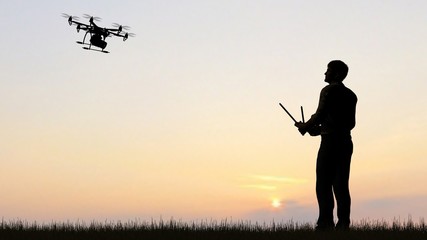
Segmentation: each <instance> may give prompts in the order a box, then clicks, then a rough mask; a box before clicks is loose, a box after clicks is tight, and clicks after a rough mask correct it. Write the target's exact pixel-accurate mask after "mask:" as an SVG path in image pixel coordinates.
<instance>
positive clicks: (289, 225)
mask: <svg viewBox="0 0 427 240" xmlns="http://www.w3.org/2000/svg"><path fill="white" fill-rule="evenodd" d="M0 239H1V240H14V239H31V240H32V239H43V240H49V239H58V240H65V239H67V240H68V239H70V240H71V239H91V240H97V239H103V240H110V239H114V240H115V239H120V240H122V239H150V240H151V239H153V240H157V239H159V240H163V239H173V240H180V239H186V240H191V239H201V240H210V239H218V240H225V239H227V240H233V239H237V240H239V239H245V240H253V239H254V240H255V239H257V240H258V239H284V240H286V239H290V240H292V239H304V240H305V239H307V240H310V239H328V240H329V239H331V240H334V239H349V240H351V239H362V240H369V239H405V240H406V239H427V225H426V224H425V223H424V220H420V221H419V223H414V222H413V221H412V220H411V219H409V220H406V221H403V222H401V221H399V220H395V221H393V222H392V223H391V224H389V223H387V222H386V221H361V222H358V223H355V224H353V225H352V227H351V229H350V230H349V231H326V232H316V231H315V230H314V225H313V224H309V223H302V224H301V223H297V222H293V221H289V222H285V223H275V222H272V223H269V224H267V223H262V224H259V223H251V222H248V221H237V222H231V221H228V220H223V221H219V222H218V221H214V220H211V221H200V222H190V223H188V222H182V221H177V220H173V219H172V220H169V221H163V220H160V221H154V220H152V221H151V222H140V221H129V222H126V223H122V222H104V223H100V222H91V223H89V224H86V223H84V222H78V223H71V222H64V223H56V222H52V223H50V224H38V223H36V222H32V223H30V222H26V221H20V220H18V221H9V222H7V221H4V220H2V222H1V225H0Z"/></svg>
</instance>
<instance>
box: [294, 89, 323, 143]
mask: <svg viewBox="0 0 427 240" xmlns="http://www.w3.org/2000/svg"><path fill="white" fill-rule="evenodd" d="M328 91H329V86H326V87H324V88H323V89H322V91H321V92H320V98H319V105H318V106H317V110H316V113H314V114H313V115H312V116H311V118H310V119H309V120H308V121H307V122H305V123H303V122H297V123H295V126H296V127H297V128H298V131H299V132H300V133H301V134H302V135H304V134H305V133H307V132H308V133H309V134H310V135H311V136H317V135H320V122H321V120H322V119H323V118H324V116H325V114H326V107H327V95H328Z"/></svg>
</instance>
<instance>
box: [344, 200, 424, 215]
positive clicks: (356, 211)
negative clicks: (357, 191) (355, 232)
mask: <svg viewBox="0 0 427 240" xmlns="http://www.w3.org/2000/svg"><path fill="white" fill-rule="evenodd" d="M426 202H427V195H419V196H395V197H385V198H377V199H370V200H365V201H361V202H358V201H354V203H353V206H352V218H353V219H355V220H362V219H376V220H386V221H393V220H394V219H399V218H400V219H402V220H404V219H407V218H408V217H409V216H411V217H412V218H413V219H414V220H418V219H420V218H424V217H425V216H427V205H426Z"/></svg>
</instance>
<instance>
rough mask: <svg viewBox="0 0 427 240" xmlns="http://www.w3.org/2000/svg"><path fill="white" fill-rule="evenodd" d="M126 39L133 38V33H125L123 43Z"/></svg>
mask: <svg viewBox="0 0 427 240" xmlns="http://www.w3.org/2000/svg"><path fill="white" fill-rule="evenodd" d="M128 37H135V33H126V34H125V35H124V36H123V41H126V40H127V39H128Z"/></svg>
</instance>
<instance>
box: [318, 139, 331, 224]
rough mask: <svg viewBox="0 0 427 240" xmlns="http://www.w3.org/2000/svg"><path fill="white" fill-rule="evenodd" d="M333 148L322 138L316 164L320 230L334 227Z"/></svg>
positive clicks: (327, 140)
mask: <svg viewBox="0 0 427 240" xmlns="http://www.w3.org/2000/svg"><path fill="white" fill-rule="evenodd" d="M331 147H332V145H331V144H330V142H329V139H328V138H327V137H325V136H322V142H321V144H320V148H319V153H318V155H317V163H316V195H317V202H318V204H319V219H318V220H317V227H318V229H330V228H333V227H334V215H333V210H334V196H333V192H332V184H333V179H334V168H333V164H332V162H331V160H332V159H331V150H332V149H331Z"/></svg>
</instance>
